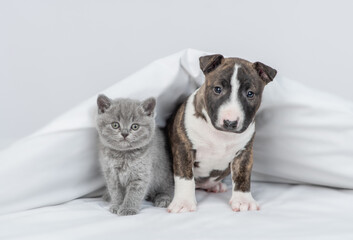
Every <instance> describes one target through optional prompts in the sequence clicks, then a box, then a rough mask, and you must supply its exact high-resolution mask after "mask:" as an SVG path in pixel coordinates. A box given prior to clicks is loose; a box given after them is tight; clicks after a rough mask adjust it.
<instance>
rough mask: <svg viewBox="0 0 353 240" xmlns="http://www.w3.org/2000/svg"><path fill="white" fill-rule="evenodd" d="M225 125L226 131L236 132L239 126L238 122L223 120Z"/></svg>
mask: <svg viewBox="0 0 353 240" xmlns="http://www.w3.org/2000/svg"><path fill="white" fill-rule="evenodd" d="M223 124H224V128H225V129H227V130H234V129H235V128H236V127H237V125H238V121H229V120H223Z"/></svg>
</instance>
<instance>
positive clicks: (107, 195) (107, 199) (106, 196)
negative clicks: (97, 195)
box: [102, 192, 110, 202]
mask: <svg viewBox="0 0 353 240" xmlns="http://www.w3.org/2000/svg"><path fill="white" fill-rule="evenodd" d="M102 199H103V200H104V201H106V202H110V195H109V193H108V192H105V193H104V194H103V196H102Z"/></svg>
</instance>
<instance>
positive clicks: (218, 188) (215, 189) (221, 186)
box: [207, 182, 227, 193]
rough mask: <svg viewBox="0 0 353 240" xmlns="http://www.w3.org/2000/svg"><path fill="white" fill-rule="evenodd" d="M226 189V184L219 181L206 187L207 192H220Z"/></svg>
mask: <svg viewBox="0 0 353 240" xmlns="http://www.w3.org/2000/svg"><path fill="white" fill-rule="evenodd" d="M226 191H227V185H226V184H224V183H222V182H220V183H217V185H215V186H213V187H211V188H209V189H207V192H214V193H222V192H226Z"/></svg>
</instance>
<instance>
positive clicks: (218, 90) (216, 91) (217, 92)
mask: <svg viewBox="0 0 353 240" xmlns="http://www.w3.org/2000/svg"><path fill="white" fill-rule="evenodd" d="M213 91H214V92H215V93H216V94H221V92H222V88H221V87H219V86H216V87H214V88H213Z"/></svg>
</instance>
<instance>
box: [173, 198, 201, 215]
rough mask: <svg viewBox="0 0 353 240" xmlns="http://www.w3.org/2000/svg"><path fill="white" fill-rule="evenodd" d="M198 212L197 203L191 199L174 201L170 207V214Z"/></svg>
mask: <svg viewBox="0 0 353 240" xmlns="http://www.w3.org/2000/svg"><path fill="white" fill-rule="evenodd" d="M194 211H196V201H195V200H189V199H173V201H172V203H171V204H170V205H169V206H168V212H170V213H183V212H194Z"/></svg>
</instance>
